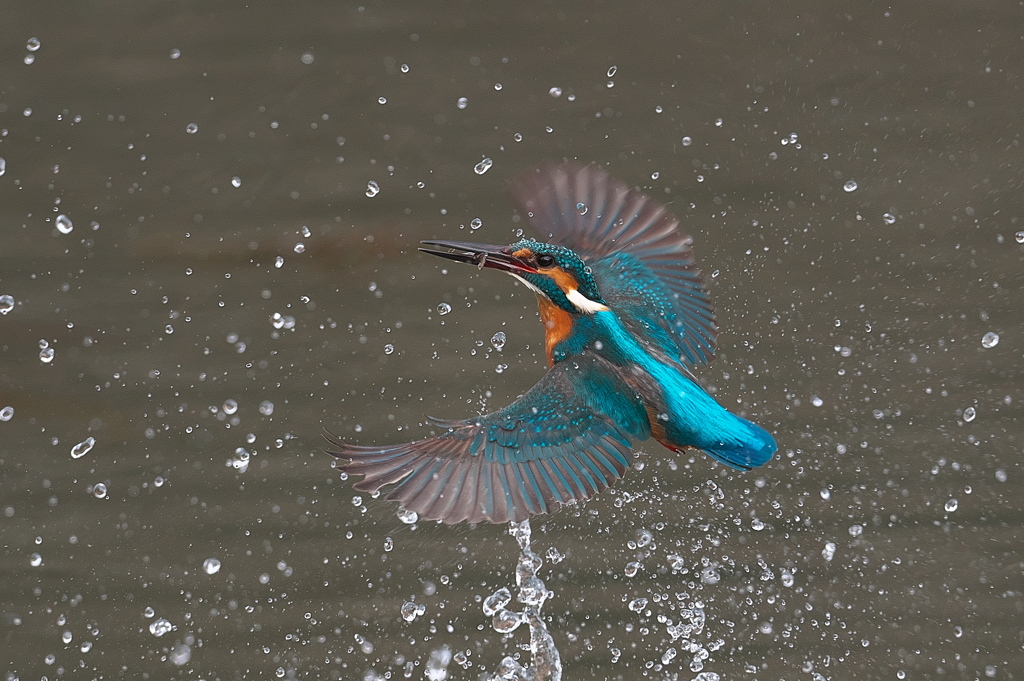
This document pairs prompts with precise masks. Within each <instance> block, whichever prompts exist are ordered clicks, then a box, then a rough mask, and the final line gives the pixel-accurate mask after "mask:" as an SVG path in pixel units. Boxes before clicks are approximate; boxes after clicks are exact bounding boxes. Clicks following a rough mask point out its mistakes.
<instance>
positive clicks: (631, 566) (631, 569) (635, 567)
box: [623, 560, 643, 577]
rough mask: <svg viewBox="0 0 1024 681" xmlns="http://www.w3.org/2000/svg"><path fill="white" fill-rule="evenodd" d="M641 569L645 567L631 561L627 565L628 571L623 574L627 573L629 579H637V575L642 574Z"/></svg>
mask: <svg viewBox="0 0 1024 681" xmlns="http://www.w3.org/2000/svg"><path fill="white" fill-rule="evenodd" d="M641 567H643V566H642V565H641V564H640V563H638V562H637V561H635V560H631V561H630V562H628V563H626V569H625V570H624V571H623V572H625V574H626V576H627V577H636V574H637V573H638V572H640V568H641Z"/></svg>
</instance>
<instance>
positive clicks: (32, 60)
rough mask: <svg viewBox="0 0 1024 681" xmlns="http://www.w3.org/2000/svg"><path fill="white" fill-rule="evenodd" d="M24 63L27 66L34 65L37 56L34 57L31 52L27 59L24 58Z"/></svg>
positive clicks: (26, 56)
mask: <svg viewBox="0 0 1024 681" xmlns="http://www.w3.org/2000/svg"><path fill="white" fill-rule="evenodd" d="M22 61H24V62H25V63H26V64H34V63H35V62H36V55H34V54H32V53H31V52H29V53H28V54H26V55H25V57H24V59H22Z"/></svg>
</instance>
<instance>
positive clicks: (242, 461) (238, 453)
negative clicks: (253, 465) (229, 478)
mask: <svg viewBox="0 0 1024 681" xmlns="http://www.w3.org/2000/svg"><path fill="white" fill-rule="evenodd" d="M249 457H250V454H249V452H248V451H247V450H246V449H245V447H238V448H237V449H235V453H234V454H233V455H232V456H231V461H229V462H228V463H229V464H230V465H231V467H232V468H234V469H235V470H236V471H238V472H239V473H244V472H246V471H247V470H249Z"/></svg>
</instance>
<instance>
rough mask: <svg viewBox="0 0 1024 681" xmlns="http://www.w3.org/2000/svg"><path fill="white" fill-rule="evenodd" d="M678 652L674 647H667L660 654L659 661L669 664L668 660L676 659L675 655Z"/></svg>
mask: <svg viewBox="0 0 1024 681" xmlns="http://www.w3.org/2000/svg"><path fill="white" fill-rule="evenodd" d="M678 654H679V653H678V652H677V651H676V649H675V648H669V649H668V650H666V651H665V652H664V654H663V655H662V656H661V663H662V664H669V663H670V662H672V660H674V659H676V655H678Z"/></svg>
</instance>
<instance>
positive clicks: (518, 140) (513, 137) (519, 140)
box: [0, 132, 1024, 234]
mask: <svg viewBox="0 0 1024 681" xmlns="http://www.w3.org/2000/svg"><path fill="white" fill-rule="evenodd" d="M512 139H514V140H515V141H516V142H522V141H523V136H522V134H520V133H518V132H517V133H516V134H514V135H512ZM2 174H3V173H0V175H2ZM1021 234H1024V232H1021Z"/></svg>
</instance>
